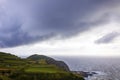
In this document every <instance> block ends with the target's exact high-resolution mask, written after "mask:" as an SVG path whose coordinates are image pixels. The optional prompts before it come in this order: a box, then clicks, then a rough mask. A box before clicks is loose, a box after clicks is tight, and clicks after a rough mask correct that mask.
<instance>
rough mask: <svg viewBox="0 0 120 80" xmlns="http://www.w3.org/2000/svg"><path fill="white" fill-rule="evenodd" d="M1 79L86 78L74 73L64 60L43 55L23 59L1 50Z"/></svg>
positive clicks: (67, 79)
mask: <svg viewBox="0 0 120 80" xmlns="http://www.w3.org/2000/svg"><path fill="white" fill-rule="evenodd" d="M0 80H84V79H83V78H82V77H81V76H78V75H74V74H72V73H71V72H70V71H69V68H68V66H67V65H66V64H65V63H64V62H62V61H56V60H54V59H53V58H50V57H47V56H43V55H32V56H30V57H28V58H26V59H21V58H19V57H17V56H15V55H12V54H9V53H3V52H0Z"/></svg>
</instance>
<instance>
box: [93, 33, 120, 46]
mask: <svg viewBox="0 0 120 80" xmlns="http://www.w3.org/2000/svg"><path fill="white" fill-rule="evenodd" d="M118 36H120V34H119V33H117V32H112V33H109V34H107V35H105V36H103V37H101V38H100V39H98V40H96V41H95V43H96V44H106V43H111V42H112V41H113V40H114V39H115V38H116V37H118Z"/></svg>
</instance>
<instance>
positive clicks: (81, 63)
mask: <svg viewBox="0 0 120 80" xmlns="http://www.w3.org/2000/svg"><path fill="white" fill-rule="evenodd" d="M53 58H55V59H57V60H62V61H64V62H65V63H67V65H68V66H69V67H70V69H71V70H72V71H88V72H96V73H97V74H95V75H93V76H91V77H87V78H86V80H120V58H118V57H117V58H115V57H112V58H111V57H104V58H101V57H69V56H66V57H65V56H64V57H63V56H61V57H60V56H54V57H53Z"/></svg>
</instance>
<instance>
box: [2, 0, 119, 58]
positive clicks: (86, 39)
mask: <svg viewBox="0 0 120 80" xmlns="http://www.w3.org/2000/svg"><path fill="white" fill-rule="evenodd" d="M119 26H120V0H0V51H1V52H8V53H13V54H16V55H19V56H28V55H32V54H42V55H62V56H102V57H111V56H117V57H118V56H120V27H119Z"/></svg>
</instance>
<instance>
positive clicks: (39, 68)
mask: <svg viewBox="0 0 120 80" xmlns="http://www.w3.org/2000/svg"><path fill="white" fill-rule="evenodd" d="M25 72H32V73H64V71H63V70H61V69H59V68H58V67H56V66H54V65H35V66H31V67H29V68H27V69H25Z"/></svg>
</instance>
